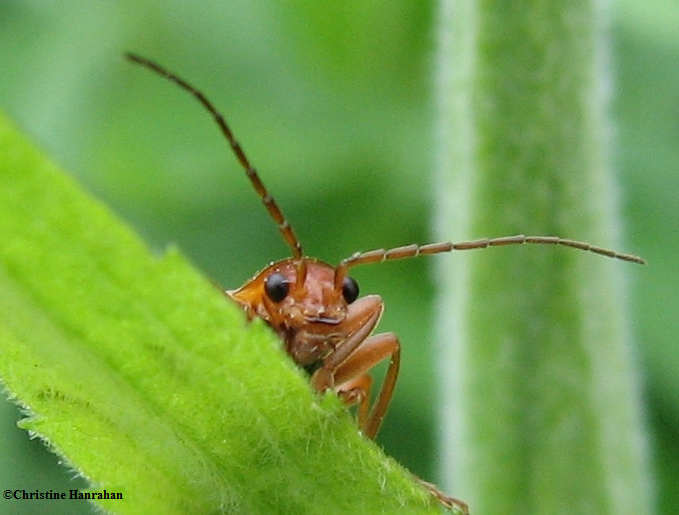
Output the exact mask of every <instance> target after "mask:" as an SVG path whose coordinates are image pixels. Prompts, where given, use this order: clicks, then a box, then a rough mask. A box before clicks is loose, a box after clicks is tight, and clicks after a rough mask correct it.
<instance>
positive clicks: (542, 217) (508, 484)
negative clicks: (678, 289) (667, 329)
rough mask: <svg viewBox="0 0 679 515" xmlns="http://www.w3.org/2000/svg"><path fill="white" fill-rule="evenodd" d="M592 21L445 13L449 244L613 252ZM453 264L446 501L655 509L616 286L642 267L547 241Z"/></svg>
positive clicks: (448, 276) (603, 53) (514, 507)
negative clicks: (533, 238)
mask: <svg viewBox="0 0 679 515" xmlns="http://www.w3.org/2000/svg"><path fill="white" fill-rule="evenodd" d="M600 9H601V7H600V3H599V2H595V1H586V0H583V1H576V2H572V1H565V0H563V1H551V2H541V3H531V4H530V5H525V4H520V3H517V4H510V3H505V4H500V3H493V2H472V1H469V0H467V1H461V2H452V1H448V2H443V9H442V10H441V14H442V19H441V22H440V30H441V34H440V36H441V43H442V47H441V54H440V59H439V65H440V86H441V88H440V91H439V95H440V98H439V100H440V102H441V108H442V111H441V116H442V123H441V128H442V134H441V136H442V138H441V139H442V146H441V156H440V163H441V166H440V168H439V176H438V187H437V192H438V194H439V206H440V213H439V221H440V223H439V234H440V235H441V236H442V237H446V238H449V237H450V235H451V234H457V235H460V238H464V239H466V238H477V237H485V236H488V237H495V236H504V235H512V234H531V235H532V234H534V235H540V234H545V235H558V236H562V237H566V238H573V239H579V240H585V241H590V242H592V243H595V244H598V245H601V246H606V247H612V248H619V247H620V237H619V235H620V233H621V227H620V224H619V222H618V220H619V216H618V214H617V198H616V193H617V191H616V186H617V185H616V183H615V180H614V178H613V176H612V173H611V166H610V164H609V159H608V155H607V152H608V148H607V143H608V141H607V132H608V131H609V130H610V129H609V124H608V120H607V119H606V108H607V97H606V93H607V92H606V90H605V88H606V86H607V85H608V82H609V81H610V78H609V76H608V69H607V59H608V55H607V45H608V41H607V40H606V34H605V31H604V30H603V28H602V25H604V23H605V14H604V13H602V12H600ZM471 254H473V255H471ZM456 257H457V259H455V260H450V261H443V260H442V261H441V263H442V265H441V269H440V270H441V273H442V275H443V282H442V291H443V292H444V293H443V294H442V297H441V301H442V305H441V311H440V313H441V318H440V323H439V328H440V331H441V334H442V338H443V339H444V341H446V342H449V344H447V345H446V346H444V348H443V349H442V359H441V363H442V370H445V378H446V380H445V383H444V388H445V391H446V395H447V396H448V397H449V398H450V400H449V402H447V403H445V404H444V406H447V408H446V410H445V412H444V414H443V416H444V420H445V426H444V430H443V433H442V434H443V435H444V439H445V446H446V449H445V451H444V456H445V468H446V473H447V474H448V477H449V479H451V480H452V483H453V484H454V485H455V488H454V489H453V492H454V494H455V495H459V496H461V497H463V498H465V499H467V500H468V501H469V504H470V508H471V509H472V510H473V511H478V512H479V513H550V514H557V513H568V514H572V513H597V514H605V513H610V514H622V513H629V514H632V513H648V512H649V511H650V510H651V509H652V507H651V505H652V501H651V494H650V492H651V487H650V483H651V480H650V477H649V471H648V458H647V455H646V443H645V435H644V431H643V429H644V428H643V423H642V417H641V409H640V394H639V385H638V378H637V375H638V371H637V370H636V369H635V364H634V361H633V359H632V356H631V351H630V344H631V339H632V338H631V335H630V331H629V314H628V312H627V310H626V308H625V304H626V303H625V295H626V293H625V292H626V289H625V284H624V283H625V277H624V275H623V274H624V273H629V274H631V273H634V274H643V273H644V269H643V268H640V267H636V266H634V265H630V264H627V263H623V262H616V261H612V260H608V259H605V258H601V257H598V256H594V255H592V254H587V253H584V252H577V251H574V250H571V249H565V248H563V247H559V248H556V247H549V246H545V247H533V246H532V247H530V248H527V247H524V248H518V247H512V248H509V247H505V248H496V249H492V250H486V251H483V252H476V253H461V255H459V256H456Z"/></svg>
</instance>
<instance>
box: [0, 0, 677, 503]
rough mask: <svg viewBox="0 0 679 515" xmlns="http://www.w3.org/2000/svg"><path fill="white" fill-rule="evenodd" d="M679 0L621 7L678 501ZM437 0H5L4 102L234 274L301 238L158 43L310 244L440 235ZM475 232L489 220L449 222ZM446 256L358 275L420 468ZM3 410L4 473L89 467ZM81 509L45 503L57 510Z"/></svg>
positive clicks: (635, 296) (399, 444)
mask: <svg viewBox="0 0 679 515" xmlns="http://www.w3.org/2000/svg"><path fill="white" fill-rule="evenodd" d="M670 3H671V2H663V1H662V0H650V1H649V2H645V3H644V4H643V6H642V5H637V4H636V3H635V2H633V1H632V0H622V1H620V2H617V3H616V4H615V5H614V6H613V8H612V36H613V54H614V59H613V75H614V76H615V83H614V85H613V93H614V98H613V102H612V116H613V118H614V120H615V123H616V128H615V133H616V134H615V136H616V137H615V141H616V149H615V159H616V166H617V169H618V171H619V176H620V182H621V186H622V188H621V191H622V200H623V202H622V203H621V204H622V206H623V212H622V213H621V216H622V217H623V219H624V222H625V224H626V229H627V231H626V244H625V246H624V248H623V249H621V250H623V251H627V252H633V253H638V254H640V255H642V256H644V257H645V258H647V259H648V261H649V266H648V267H645V268H643V269H637V268H631V269H630V273H629V276H630V278H631V281H630V299H631V303H632V306H631V307H632V309H631V310H630V312H631V313H632V314H633V319H632V321H631V322H632V326H633V329H634V331H635V334H636V336H637V343H638V351H637V355H638V358H639V362H640V365H641V369H642V374H643V383H644V388H645V400H646V405H645V410H644V411H645V413H646V415H647V419H648V426H649V430H650V433H651V437H650V441H651V452H652V453H653V455H654V469H655V472H656V475H657V490H658V499H659V503H658V504H659V508H660V509H659V512H660V513H667V514H670V513H676V512H677V510H679V492H677V488H676V477H679V353H678V352H676V350H675V347H674V343H675V340H674V338H675V337H676V336H675V335H677V334H679V317H677V316H676V313H677V306H679V288H677V287H676V276H677V272H676V266H674V263H675V261H676V258H675V257H674V256H675V255H677V253H679V248H678V247H679V238H678V236H679V235H678V232H679V210H678V209H677V207H679V202H678V200H677V199H679V196H678V193H679V174H678V173H677V172H678V171H679V170H678V166H677V164H676V163H678V162H679V145H677V141H679V33H678V32H677V31H676V27H679V8H677V7H676V6H670ZM436 10H437V4H436V3H435V2H426V1H420V2H412V1H404V0H394V1H392V2H365V1H354V0H349V1H344V2H318V3H315V2H306V1H304V2H303V1H296V0H292V1H288V2H277V1H272V0H266V1H260V2H248V1H246V0H234V1H231V2H219V1H214V0H210V1H203V2H200V3H194V2H181V1H177V0H172V1H166V2H162V3H159V2H148V1H135V2H131V1H121V2H115V3H114V2H85V1H63V2H45V1H40V0H32V1H28V0H21V1H20V0H4V1H2V2H0V109H3V110H4V111H6V112H7V113H8V114H9V115H10V116H11V117H12V118H13V119H14V120H15V121H16V123H17V124H18V125H19V126H20V127H21V128H22V129H23V130H24V131H25V132H26V133H28V134H29V135H30V136H31V137H32V138H33V140H34V141H36V142H37V143H38V144H39V145H40V146H41V147H42V148H43V149H44V150H45V151H46V152H47V153H48V154H49V155H50V156H51V157H52V158H53V159H54V160H56V161H57V162H58V163H59V164H60V165H61V166H63V167H64V168H65V169H66V170H68V171H70V172H72V173H73V174H75V175H76V177H77V178H78V180H79V181H80V183H81V184H83V185H84V186H85V187H86V188H87V189H88V190H89V191H91V192H92V193H93V194H94V195H95V196H97V197H98V198H99V199H101V200H103V201H104V202H105V203H107V204H108V205H109V206H111V208H112V209H113V210H114V211H115V212H116V213H118V214H119V215H120V216H121V217H122V218H124V219H125V220H127V221H128V222H129V223H130V224H132V225H133V226H134V227H135V228H136V230H137V231H139V232H140V233H141V234H142V236H143V237H144V238H145V240H146V241H147V242H148V244H149V245H150V246H151V247H152V248H153V249H154V250H156V251H157V252H159V253H160V252H162V251H163V249H164V248H166V246H167V245H168V244H170V243H176V244H177V245H179V247H180V248H181V249H182V251H183V252H184V253H185V254H187V255H188V256H190V258H191V259H192V260H193V262H194V263H195V264H196V265H197V266H198V267H199V268H200V269H202V270H203V271H204V273H205V275H206V276H208V277H210V278H212V279H214V280H215V281H217V282H219V283H220V284H222V285H224V286H225V287H229V288H233V287H236V286H238V285H240V284H241V283H243V282H244V281H245V280H246V279H248V278H249V277H250V276H251V275H253V274H254V273H255V272H256V271H257V270H258V269H259V268H261V267H263V266H264V265H266V264H267V263H268V262H269V261H271V260H275V259H280V258H283V257H286V256H287V252H288V251H287V248H286V246H285V245H284V244H283V242H282V241H281V239H280V237H279V235H278V232H277V230H276V228H275V226H274V225H273V224H272V222H271V221H270V220H269V218H268V217H267V215H266V213H265V211H264V209H263V208H262V207H261V205H260V203H259V201H258V200H257V198H256V196H255V195H254V193H253V192H252V191H251V188H250V185H249V183H248V181H247V180H246V179H245V178H244V176H243V172H242V170H241V169H240V168H239V167H238V165H237V163H236V161H235V159H234V157H233V156H232V155H231V152H230V151H229V149H228V147H227V146H226V143H225V141H224V140H223V139H222V136H221V134H220V133H219V131H218V130H217V128H216V127H215V126H214V124H213V122H212V121H211V120H210V119H209V117H208V115H207V114H206V113H205V112H204V111H203V110H202V108H201V107H200V106H199V105H198V104H197V103H196V102H195V100H193V99H192V98H190V97H189V96H188V95H187V94H186V93H184V92H183V91H181V90H179V89H178V88H176V87H174V86H172V85H171V84H169V83H167V82H166V81H163V80H161V79H160V78H158V77H157V76H154V75H152V74H151V73H150V72H148V71H146V70H143V69H141V68H139V67H136V66H132V65H130V64H128V63H127V62H125V61H124V60H123V59H122V52H123V51H125V50H132V51H135V52H138V53H140V54H141V55H144V56H148V57H150V58H153V59H155V60H157V61H159V62H160V63H162V64H164V65H165V66H167V67H168V68H170V69H172V70H174V71H176V72H177V73H178V74H180V75H182V76H183V77H185V78H187V79H188V80H189V81H190V82H192V83H194V84H195V85H196V86H198V87H199V88H200V89H202V90H203V91H204V92H205V93H206V94H207V95H208V97H209V98H211V99H212V101H213V102H214V103H215V104H216V105H217V106H218V107H219V109H220V110H221V111H222V112H223V113H224V114H225V116H226V118H227V120H228V121H229V123H230V124H231V126H232V128H233V130H234V132H235V133H236V135H237V137H238V139H239V140H240V141H241V143H242V144H243V146H244V148H245V150H246V152H247V154H248V156H249V157H250V158H251V160H252V161H253V163H254V164H255V166H256V167H257V168H258V169H259V170H260V173H261V175H262V178H263V180H264V182H265V183H266V184H267V186H268V187H269V189H270V190H271V192H272V193H273V194H274V195H275V196H276V198H277V200H278V201H279V204H280V205H281V207H282V209H283V210H284V212H285V214H286V215H287V217H288V218H289V220H290V221H291V223H292V224H293V226H294V227H295V230H296V232H297V234H298V236H299V237H300V239H301V240H302V242H303V244H304V246H305V250H306V252H307V253H308V254H309V255H313V256H317V257H319V258H321V259H323V260H325V261H328V262H330V263H336V262H337V261H338V260H339V259H341V258H343V257H346V256H347V255H349V254H350V253H352V252H353V251H356V250H368V249H371V248H376V247H382V246H397V245H401V244H407V243H412V242H424V241H427V240H430V239H431V229H430V221H431V219H432V212H431V198H432V191H433V187H434V186H433V184H432V182H431V170H432V168H433V165H434V160H435V153H436V146H435V131H434V128H433V127H434V124H435V117H436V111H435V101H434V99H433V90H434V88H433V78H432V77H433V72H434V70H433V63H434V61H435V59H434V57H435V51H436V20H435V17H436ZM480 236H495V235H478V234H451V235H450V238H451V239H458V240H459V239H467V238H474V237H480ZM565 236H569V237H574V238H577V237H578V235H577V234H575V235H565ZM433 259H454V256H439V257H437V258H432V259H430V260H426V259H419V260H411V261H405V262H395V263H389V264H386V265H382V266H372V267H364V268H358V269H356V270H355V274H354V275H355V277H356V278H357V279H358V281H359V283H360V285H361V290H362V293H379V294H381V295H382V296H383V297H384V300H385V303H386V311H385V314H384V317H383V319H382V322H381V325H380V328H381V329H382V330H389V331H395V332H396V333H398V334H399V336H400V338H401V342H402V344H403V358H402V359H403V363H402V368H401V376H400V380H399V384H398V386H397V390H396V395H395V399H394V402H393V404H392V407H391V409H390V412H389V414H388V416H387V419H386V421H385V424H384V426H383V430H382V432H381V434H380V437H379V442H380V443H381V445H383V446H384V448H385V450H386V452H387V453H388V454H390V455H392V456H394V457H395V458H396V459H398V460H399V461H400V462H401V463H403V464H404V465H406V466H407V467H408V468H410V469H411V470H413V471H414V472H416V473H417V474H420V475H422V476H423V477H425V478H434V477H435V474H436V471H437V467H438V462H437V455H436V450H435V442H434V437H435V435H436V432H437V431H436V407H437V393H436V389H435V378H434V377H433V375H432V371H433V370H435V367H434V366H433V364H432V362H433V360H434V359H435V356H433V355H432V352H431V351H430V349H431V348H432V338H433V336H432V335H433V331H432V327H433V314H432V299H433V294H434V288H435V282H436V278H435V277H434V276H433V273H432V270H433V267H432V265H433V262H432V260H433ZM593 259H595V258H593ZM451 337H454V335H451ZM0 409H1V410H2V412H1V413H0V424H1V425H0V456H1V457H2V458H1V459H0V486H2V488H25V489H27V490H30V489H33V488H41V489H48V488H52V489H63V488H67V487H65V486H64V484H65V482H69V481H70V482H71V483H72V484H73V483H74V481H75V483H79V484H81V485H82V484H84V482H83V481H82V480H81V479H76V480H73V479H72V478H73V477H74V475H75V474H74V473H73V472H71V471H68V470H67V469H66V468H63V467H60V466H58V465H57V461H58V459H57V458H56V456H54V455H53V454H50V453H49V452H47V451H46V450H45V449H44V448H43V445H42V444H41V443H40V442H38V441H29V439H28V438H27V435H26V434H25V432H22V431H20V430H18V429H16V426H15V424H16V420H17V419H18V418H19V417H20V413H19V411H18V410H17V409H16V408H15V407H14V406H13V405H11V404H10V403H8V402H3V404H2V406H1V408H0ZM6 506H7V505H5V507H6ZM2 507H3V505H0V510H1V509H2ZM17 508H18V509H20V510H22V513H30V512H36V513H37V512H40V511H41V510H42V509H43V507H42V506H41V505H40V504H39V503H22V504H21V505H18V504H13V505H12V509H13V510H14V509H17ZM74 508H75V506H74V504H72V503H68V504H62V503H56V504H54V503H53V504H52V505H51V506H50V511H52V512H57V509H61V510H63V512H64V513H72V512H73V510H74ZM81 508H82V511H83V512H87V511H89V510H90V509H89V507H88V506H87V505H82V506H81Z"/></svg>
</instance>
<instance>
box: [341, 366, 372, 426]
mask: <svg viewBox="0 0 679 515" xmlns="http://www.w3.org/2000/svg"><path fill="white" fill-rule="evenodd" d="M372 383H373V379H372V377H370V375H369V374H363V375H360V376H358V377H355V378H354V379H350V380H349V381H346V382H345V383H342V384H341V385H339V386H338V387H337V395H339V397H340V399H342V400H343V401H344V403H345V404H346V405H347V406H353V405H355V404H358V411H357V413H356V416H357V418H358V427H361V428H362V427H363V426H365V423H366V421H367V420H368V415H369V413H370V388H371V387H372Z"/></svg>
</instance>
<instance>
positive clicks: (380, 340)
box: [335, 333, 401, 438]
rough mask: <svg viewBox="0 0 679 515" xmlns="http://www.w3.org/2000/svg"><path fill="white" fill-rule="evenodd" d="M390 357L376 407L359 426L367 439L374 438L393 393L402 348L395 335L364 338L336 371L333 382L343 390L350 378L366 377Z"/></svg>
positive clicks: (377, 335)
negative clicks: (371, 370)
mask: <svg viewBox="0 0 679 515" xmlns="http://www.w3.org/2000/svg"><path fill="white" fill-rule="evenodd" d="M388 357H390V358H391V360H390V361H389V368H388V369H387V374H386V375H385V376H384V381H382V387H381V388H380V393H379V395H378V396H377V399H376V400H375V404H373V407H372V409H371V411H370V415H369V416H368V417H367V419H366V420H365V422H364V423H361V420H360V418H359V425H360V427H361V431H363V434H364V435H366V436H367V437H368V438H375V435H376V434H377V431H378V430H379V428H380V425H381V424H382V419H383V418H384V414H385V413H386V412H387V408H388V407H389V402H390V401H391V396H392V394H393V393H394V387H395V386H396V379H397V378H398V369H399V365H400V362H401V346H400V345H399V342H398V338H397V337H396V335H395V334H394V333H383V334H376V335H374V336H371V337H370V338H368V339H366V340H365V341H364V342H362V343H361V345H360V346H359V347H358V348H357V349H356V350H355V351H354V352H353V353H352V354H351V355H350V356H349V357H348V358H347V359H346V361H344V363H342V364H341V365H340V366H339V367H338V368H337V370H336V371H335V380H336V381H337V383H339V385H340V386H339V387H338V390H340V391H341V390H342V389H343V384H342V383H346V382H347V381H351V379H352V378H354V377H357V376H361V375H362V374H365V373H366V372H367V371H368V370H370V369H371V368H373V367H374V366H375V365H377V364H378V363H379V362H380V361H382V360H383V359H386V358H388Z"/></svg>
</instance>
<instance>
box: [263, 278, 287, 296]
mask: <svg viewBox="0 0 679 515" xmlns="http://www.w3.org/2000/svg"><path fill="white" fill-rule="evenodd" d="M264 290H266V294H267V295H268V296H269V298H270V299H271V300H273V301H274V302H280V301H282V300H283V299H284V298H285V297H287V295H288V291H290V283H288V280H287V279H286V278H285V276H284V275H283V274H279V273H277V272H276V273H273V274H271V275H270V276H269V277H267V278H266V281H264Z"/></svg>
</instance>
